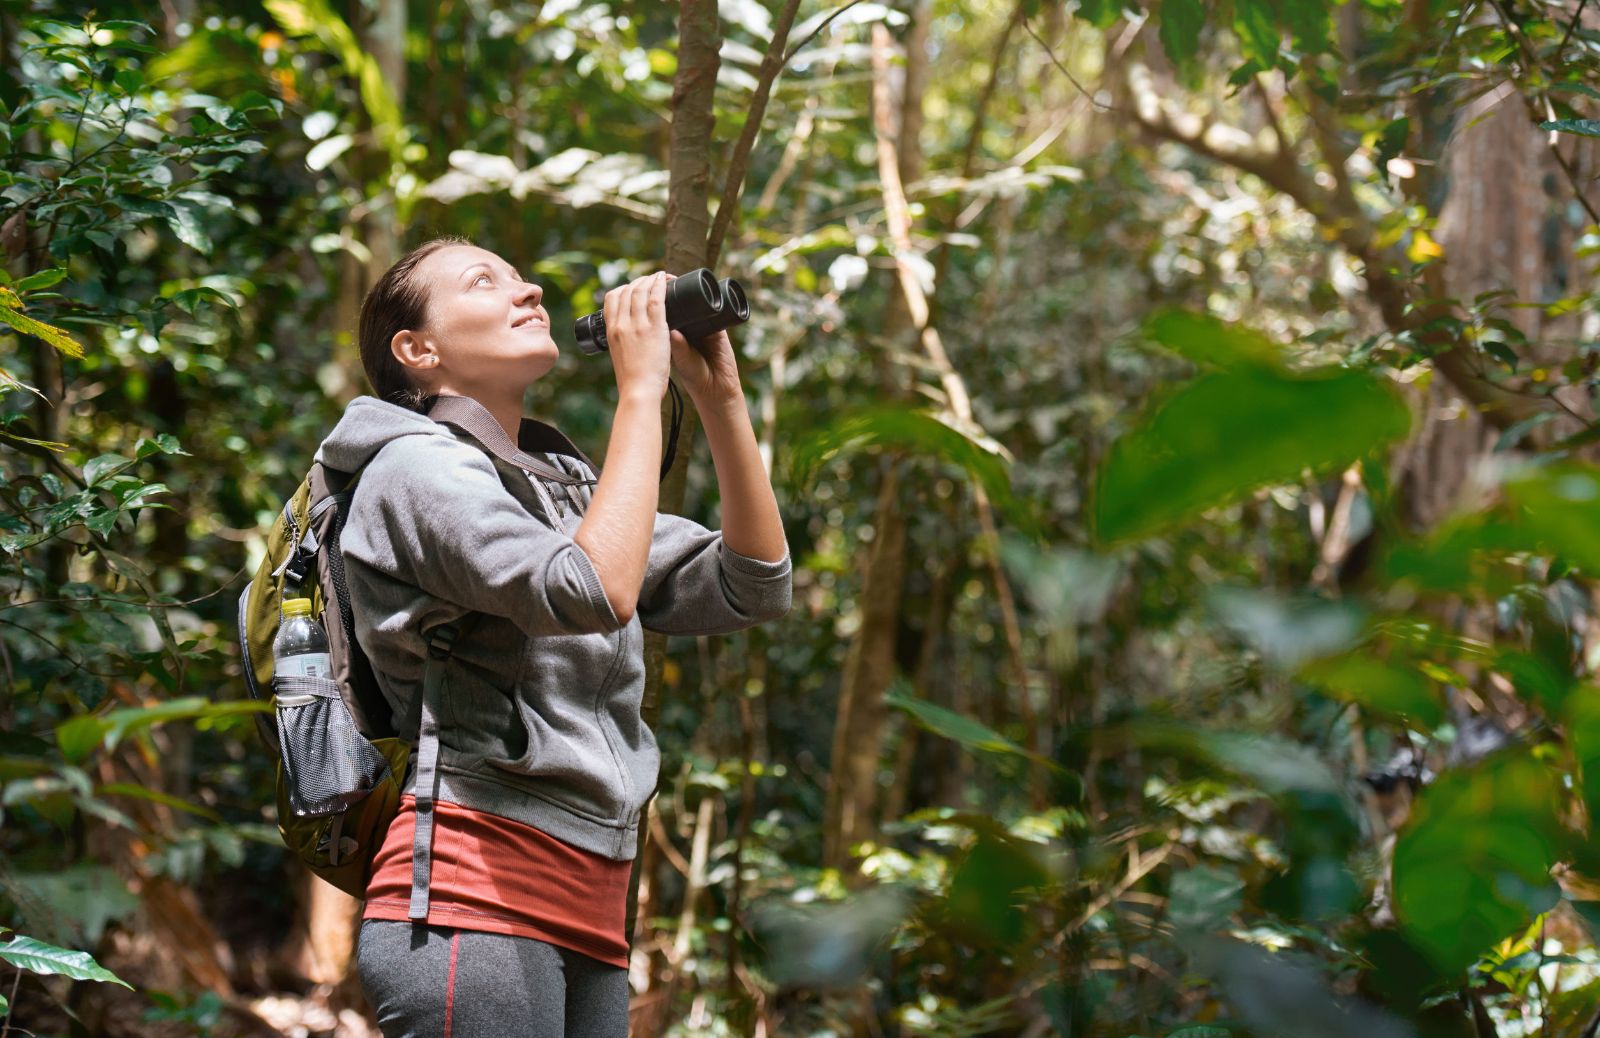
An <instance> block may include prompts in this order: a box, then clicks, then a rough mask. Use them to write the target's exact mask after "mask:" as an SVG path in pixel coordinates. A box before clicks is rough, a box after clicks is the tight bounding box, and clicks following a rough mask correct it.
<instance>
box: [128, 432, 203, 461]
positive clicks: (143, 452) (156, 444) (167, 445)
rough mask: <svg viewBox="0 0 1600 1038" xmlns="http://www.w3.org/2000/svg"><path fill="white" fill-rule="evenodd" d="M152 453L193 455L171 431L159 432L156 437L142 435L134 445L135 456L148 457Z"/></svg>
mask: <svg viewBox="0 0 1600 1038" xmlns="http://www.w3.org/2000/svg"><path fill="white" fill-rule="evenodd" d="M152 454H182V455H183V456H184V457H193V455H191V454H190V453H189V452H188V451H186V450H184V449H183V446H182V445H181V444H180V443H179V442H178V438H177V437H176V436H174V435H172V434H171V433H157V434H156V435H155V436H154V437H149V436H141V437H139V442H138V443H137V444H135V445H134V448H133V456H134V457H135V458H148V457H149V456H150V455H152Z"/></svg>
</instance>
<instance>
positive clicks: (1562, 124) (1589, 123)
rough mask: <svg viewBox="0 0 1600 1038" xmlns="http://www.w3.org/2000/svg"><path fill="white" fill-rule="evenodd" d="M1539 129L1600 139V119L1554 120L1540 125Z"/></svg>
mask: <svg viewBox="0 0 1600 1038" xmlns="http://www.w3.org/2000/svg"><path fill="white" fill-rule="evenodd" d="M1539 129H1541V130H1554V131H1556V132H1557V133H1571V134H1576V135H1578V136H1579V137H1600V119H1552V120H1549V121H1547V122H1542V123H1540V124H1539Z"/></svg>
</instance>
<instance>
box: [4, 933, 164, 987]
mask: <svg viewBox="0 0 1600 1038" xmlns="http://www.w3.org/2000/svg"><path fill="white" fill-rule="evenodd" d="M0 959H3V960H5V961H6V962H9V963H10V964H11V965H13V966H16V967H17V968H19V969H25V970H28V971H29V972H31V973H43V974H47V975H49V974H59V975H61V976H64V977H71V978H72V979H73V980H99V981H103V982H105V983H108V984H121V985H122V986H123V987H125V988H127V989H129V990H130V991H131V990H133V985H132V984H129V983H128V982H127V981H125V980H123V979H122V978H121V977H119V976H117V975H116V974H115V973H112V972H111V971H110V970H108V969H106V968H105V967H103V966H101V965H100V964H99V963H98V962H95V961H94V956H92V955H90V954H89V953H88V952H83V951H68V950H67V949H65V948H57V947H56V946H55V945H53V944H46V943H44V942H43V941H36V940H34V939H33V938H32V937H14V938H12V939H11V941H9V942H8V943H4V944H0Z"/></svg>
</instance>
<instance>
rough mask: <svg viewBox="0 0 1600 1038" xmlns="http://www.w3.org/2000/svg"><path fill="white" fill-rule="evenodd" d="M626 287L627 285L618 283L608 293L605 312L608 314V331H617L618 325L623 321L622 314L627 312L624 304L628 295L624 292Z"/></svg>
mask: <svg viewBox="0 0 1600 1038" xmlns="http://www.w3.org/2000/svg"><path fill="white" fill-rule="evenodd" d="M625 288H626V286H624V285H618V286H617V287H616V288H613V289H612V290H611V291H609V292H607V293H606V297H605V302H604V310H603V312H604V313H605V316H606V328H607V329H608V331H611V332H614V331H616V329H617V327H618V325H619V324H621V322H622V315H623V314H624V313H625V312H626V311H625V310H624V308H623V304H624V303H625V302H626V296H625V295H624V294H623V290H624V289H625Z"/></svg>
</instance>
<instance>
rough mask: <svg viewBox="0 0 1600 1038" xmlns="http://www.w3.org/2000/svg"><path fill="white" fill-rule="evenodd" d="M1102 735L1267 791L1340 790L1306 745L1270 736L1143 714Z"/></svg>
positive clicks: (1336, 792) (1318, 792)
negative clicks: (1179, 758)
mask: <svg viewBox="0 0 1600 1038" xmlns="http://www.w3.org/2000/svg"><path fill="white" fill-rule="evenodd" d="M1101 734H1102V737H1104V738H1109V739H1115V738H1119V737H1121V738H1127V739H1128V740H1129V741H1131V742H1133V743H1134V744H1136V745H1138V746H1142V747H1145V748H1147V749H1154V750H1164V751H1166V752H1168V753H1173V754H1177V755H1179V756H1182V757H1188V758H1190V759H1193V760H1197V761H1200V762H1201V763H1203V764H1206V765H1209V766H1211V767H1214V768H1217V769H1219V770H1221V771H1226V772H1231V773H1232V774H1235V775H1238V776H1240V777H1241V778H1244V779H1247V780H1249V781H1250V782H1251V783H1252V784H1253V785H1255V786H1256V788H1258V789H1260V790H1262V791H1264V792H1267V793H1272V794H1284V793H1303V794H1316V795H1319V796H1322V795H1334V796H1337V795H1339V793H1340V790H1341V786H1340V783H1339V780H1338V779H1337V778H1335V777H1334V774H1333V772H1332V771H1331V770H1329V768H1328V765H1327V762H1325V761H1324V760H1323V759H1322V758H1321V757H1319V756H1317V752H1316V751H1315V750H1314V749H1312V748H1311V747H1310V746H1305V745H1302V744H1300V743H1296V742H1292V741H1290V740H1288V739H1284V738H1282V737H1280V736H1276V735H1262V734H1257V733H1254V732H1230V731H1221V730H1215V729H1208V728H1197V727H1195V726H1194V725H1192V724H1184V723H1181V722H1178V721H1173V720H1166V719H1161V718H1153V717H1151V718H1143V719H1140V720H1136V721H1131V722H1129V723H1128V724H1126V725H1124V726H1121V727H1120V728H1114V729H1105V730H1104V731H1103V732H1102V733H1101Z"/></svg>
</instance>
